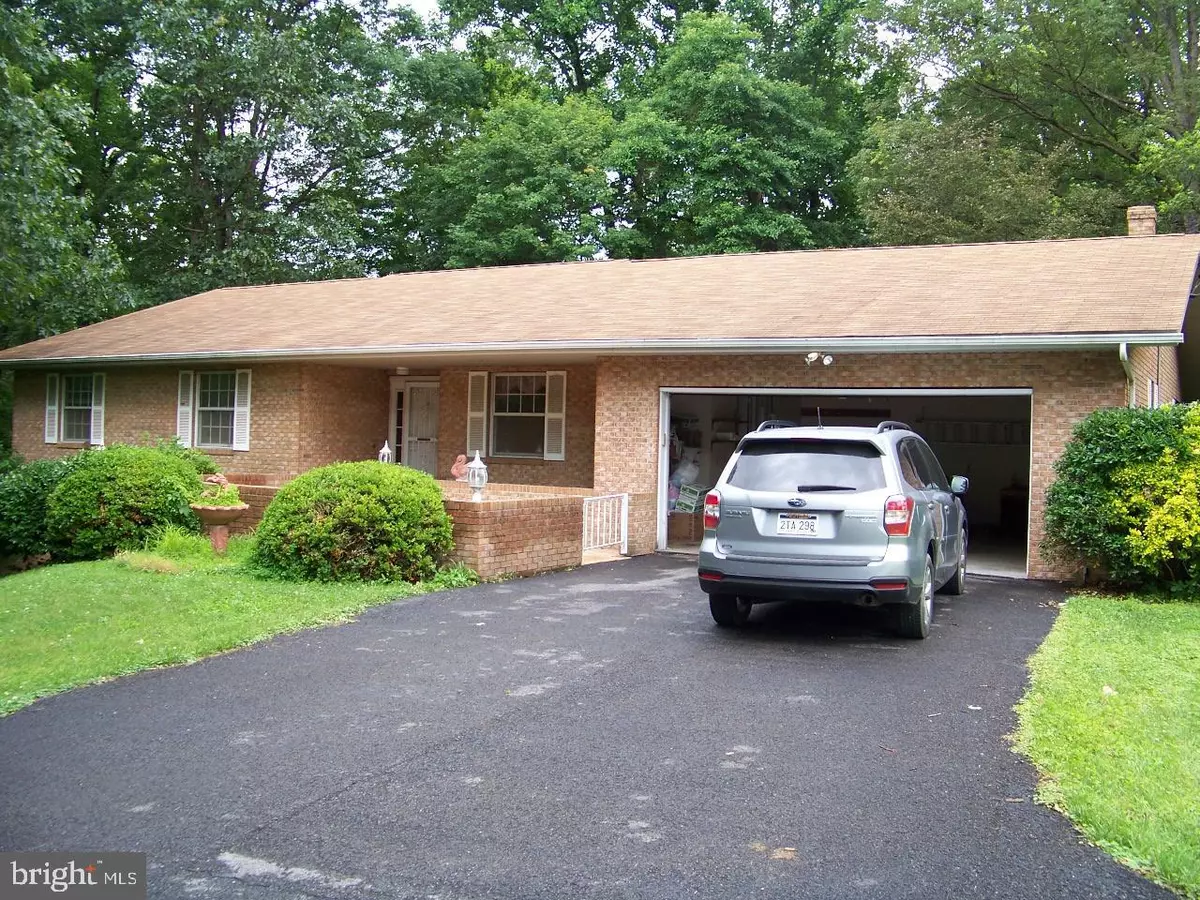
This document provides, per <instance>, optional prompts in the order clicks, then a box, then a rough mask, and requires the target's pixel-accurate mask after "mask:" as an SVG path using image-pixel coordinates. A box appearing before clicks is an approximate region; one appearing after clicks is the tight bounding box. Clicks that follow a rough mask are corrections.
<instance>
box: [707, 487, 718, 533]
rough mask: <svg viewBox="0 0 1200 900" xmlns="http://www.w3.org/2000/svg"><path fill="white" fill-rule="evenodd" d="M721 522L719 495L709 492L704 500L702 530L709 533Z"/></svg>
mask: <svg viewBox="0 0 1200 900" xmlns="http://www.w3.org/2000/svg"><path fill="white" fill-rule="evenodd" d="M720 521H721V495H720V494H718V493H717V492H716V491H709V492H708V496H707V497H705V498H704V529H705V531H710V530H712V529H714V528H716V527H717V525H718V524H719V523H720Z"/></svg>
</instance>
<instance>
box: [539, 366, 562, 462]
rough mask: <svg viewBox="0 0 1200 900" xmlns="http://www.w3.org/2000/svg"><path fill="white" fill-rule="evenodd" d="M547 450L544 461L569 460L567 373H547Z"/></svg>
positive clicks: (543, 455)
mask: <svg viewBox="0 0 1200 900" xmlns="http://www.w3.org/2000/svg"><path fill="white" fill-rule="evenodd" d="M543 446H545V448H546V450H545V452H544V453H543V454H542V458H543V459H566V458H567V373H566V372H547V373H546V443H545V444H544V445H543Z"/></svg>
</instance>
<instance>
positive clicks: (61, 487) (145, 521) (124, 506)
mask: <svg viewBox="0 0 1200 900" xmlns="http://www.w3.org/2000/svg"><path fill="white" fill-rule="evenodd" d="M199 493H200V477H199V475H197V474H196V470H195V468H193V466H192V464H191V463H190V462H188V461H187V460H185V459H183V458H181V457H180V456H179V455H178V454H174V453H170V452H167V451H163V450H160V449H158V448H154V447H127V446H122V445H114V446H111V447H108V448H106V449H104V450H96V451H93V452H90V453H86V454H83V455H82V457H81V458H80V460H79V462H78V463H77V464H76V466H75V470H74V471H73V472H71V473H70V474H69V475H67V477H66V478H64V479H63V480H62V481H60V482H59V484H58V486H57V487H55V488H54V490H53V492H52V493H51V494H50V498H49V500H48V502H47V514H46V526H47V534H48V537H49V540H50V543H51V546H52V551H51V552H52V553H54V555H55V556H59V557H62V558H63V559H98V558H100V557H104V556H109V555H111V554H112V553H114V552H115V551H117V550H125V549H132V548H136V547H139V546H141V545H142V544H143V543H144V542H145V540H146V538H147V537H148V536H149V535H150V534H151V532H153V530H154V529H155V528H158V527H160V526H163V525H178V526H180V527H182V528H185V529H188V530H191V531H197V530H199V527H200V523H199V520H197V518H196V514H195V513H194V512H192V510H191V507H190V506H189V505H188V504H190V503H191V502H192V501H193V500H194V499H195V498H196V497H197V496H198V495H199Z"/></svg>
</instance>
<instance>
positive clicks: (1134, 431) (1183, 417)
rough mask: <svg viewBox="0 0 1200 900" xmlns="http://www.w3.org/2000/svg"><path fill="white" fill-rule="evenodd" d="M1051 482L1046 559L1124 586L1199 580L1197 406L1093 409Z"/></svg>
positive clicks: (1199, 426) (1199, 443) (1199, 442)
mask: <svg viewBox="0 0 1200 900" xmlns="http://www.w3.org/2000/svg"><path fill="white" fill-rule="evenodd" d="M1055 475H1056V478H1055V482H1054V484H1053V485H1051V487H1050V490H1049V492H1048V493H1047V495H1046V541H1045V548H1046V550H1047V551H1048V552H1049V553H1050V554H1051V555H1053V556H1055V557H1056V558H1059V559H1063V560H1067V561H1069V562H1072V563H1074V564H1076V565H1080V566H1088V567H1090V568H1094V569H1098V570H1101V571H1102V572H1104V573H1106V574H1107V576H1108V577H1109V578H1110V579H1111V580H1112V581H1114V582H1116V583H1118V584H1122V585H1127V586H1130V587H1147V586H1164V585H1167V584H1171V583H1174V584H1195V583H1197V581H1200V495H1198V494H1197V484H1198V480H1200V406H1197V405H1195V404H1188V405H1178V404H1177V405H1173V406H1166V407H1162V408H1160V409H1103V410H1098V411H1097V412H1094V413H1092V414H1091V415H1090V416H1088V418H1086V419H1085V420H1084V421H1083V422H1081V423H1080V424H1079V426H1078V427H1077V428H1076V429H1075V433H1074V436H1073V437H1072V438H1071V441H1070V443H1068V444H1067V447H1066V450H1065V451H1064V452H1063V455H1062V457H1061V458H1060V459H1059V460H1058V462H1057V463H1056V464H1055Z"/></svg>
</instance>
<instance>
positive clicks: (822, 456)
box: [729, 440, 887, 493]
mask: <svg viewBox="0 0 1200 900" xmlns="http://www.w3.org/2000/svg"><path fill="white" fill-rule="evenodd" d="M729 483H730V484H731V485H733V486H734V487H739V488H742V489H743V490H747V491H787V492H792V493H795V492H796V491H798V490H803V489H804V488H802V487H801V486H802V485H809V486H814V488H815V486H818V485H820V486H824V487H825V488H826V489H830V488H831V487H841V488H848V489H853V490H856V491H873V490H876V489H877V488H881V487H884V486H885V485H886V484H887V482H886V480H885V478H884V474H883V462H882V459H881V454H880V452H879V448H878V447H876V446H875V445H874V444H868V443H864V442H862V441H809V440H790V441H751V442H748V443H746V444H745V445H744V446H743V447H742V452H741V455H740V456H739V457H738V461H737V462H736V463H735V464H734V467H733V471H732V472H730V473H729Z"/></svg>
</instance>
